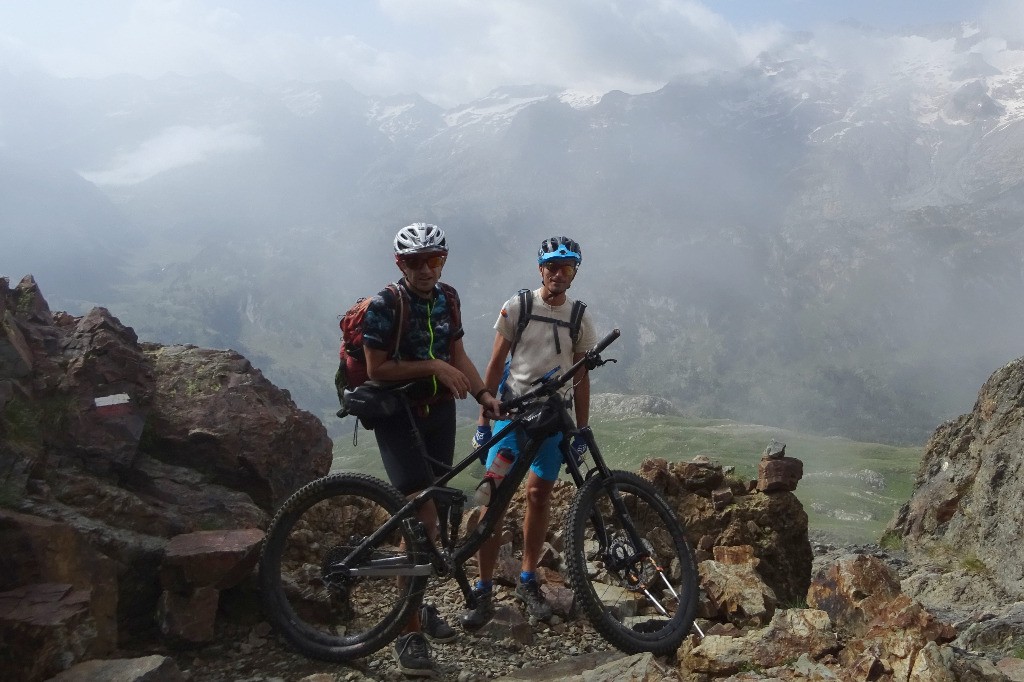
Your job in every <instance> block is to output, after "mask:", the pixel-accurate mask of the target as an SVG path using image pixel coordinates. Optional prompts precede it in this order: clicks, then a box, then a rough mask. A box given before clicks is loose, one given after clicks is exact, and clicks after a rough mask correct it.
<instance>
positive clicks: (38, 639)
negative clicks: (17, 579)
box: [0, 583, 97, 682]
mask: <svg viewBox="0 0 1024 682" xmlns="http://www.w3.org/2000/svg"><path fill="white" fill-rule="evenodd" d="M0 633H2V636H0V661H3V663H4V679H7V680H23V681H25V682H31V681H32V680H43V679H46V678H48V677H50V676H52V675H55V674H56V673H58V672H60V671H62V670H64V669H66V668H68V667H69V666H71V665H73V664H75V663H77V662H79V661H82V660H85V659H86V658H92V657H94V656H96V655H97V652H96V650H95V648H94V645H95V642H96V623H95V621H94V620H93V618H92V615H91V613H90V611H89V591H88V590H76V589H74V588H73V587H72V586H71V585H68V584H60V583H39V584H33V585H24V586H22V587H18V588H16V589H14V590H11V591H9V592H4V593H0Z"/></svg>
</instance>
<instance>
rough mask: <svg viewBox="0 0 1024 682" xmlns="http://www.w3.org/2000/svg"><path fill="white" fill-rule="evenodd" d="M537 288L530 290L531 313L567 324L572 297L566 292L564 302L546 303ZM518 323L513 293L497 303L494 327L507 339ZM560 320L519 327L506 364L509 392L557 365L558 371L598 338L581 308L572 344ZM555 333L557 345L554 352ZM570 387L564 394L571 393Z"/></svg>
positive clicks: (528, 384) (524, 386)
mask: <svg viewBox="0 0 1024 682" xmlns="http://www.w3.org/2000/svg"><path fill="white" fill-rule="evenodd" d="M540 291H541V290H540V289H537V290H536V291H534V292H533V315H534V316H536V315H541V316H543V317H551V318H554V319H556V320H562V321H563V322H566V323H567V324H568V322H569V318H570V316H571V315H572V306H573V302H574V299H571V298H569V297H568V296H566V298H565V303H563V304H562V305H558V306H550V305H548V304H547V303H545V302H544V299H542V298H541V296H540ZM518 324H519V295H518V294H517V295H515V296H513V297H512V298H510V299H509V300H508V301H506V303H505V305H503V306H502V307H501V314H499V315H498V321H497V322H495V323H494V328H495V329H496V330H498V333H500V334H501V335H502V336H504V337H505V338H506V339H508V340H509V341H512V340H513V339H515V337H516V327H517V325H518ZM567 324H566V325H561V324H554V323H551V322H545V321H544V320H538V319H531V320H530V323H529V324H528V325H526V329H524V330H523V335H522V337H521V338H520V339H519V343H518V344H516V347H515V354H514V355H513V356H512V364H511V365H510V366H509V378H508V382H507V384H508V387H509V388H510V389H511V390H512V395H514V396H515V395H522V394H523V393H525V392H526V391H528V390H529V389H530V388H531V385H532V383H533V382H534V381H536V380H537V379H539V378H541V377H542V376H544V374H546V373H547V372H548V371H550V370H551V369H552V368H554V367H559V368H560V369H559V370H558V372H557V373H561V372H563V371H565V370H567V369H569V367H571V366H572V356H573V354H574V353H585V352H586V351H588V350H590V349H591V348H593V347H594V345H595V344H596V343H597V342H598V341H599V340H600V339H598V338H597V330H596V329H595V328H594V324H593V321H592V320H591V318H590V314H589V313H587V312H586V311H584V313H583V320H582V322H581V323H580V334H579V339H578V340H577V342H576V343H575V344H573V342H572V337H571V336H570V335H569V327H568V326H567ZM555 333H557V334H558V348H560V350H561V352H560V353H559V352H556V346H555ZM571 395H572V392H571V388H570V389H569V393H568V394H567V397H568V396H571Z"/></svg>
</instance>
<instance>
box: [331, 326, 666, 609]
mask: <svg viewBox="0 0 1024 682" xmlns="http://www.w3.org/2000/svg"><path fill="white" fill-rule="evenodd" d="M617 336H618V330H615V331H613V332H612V334H609V336H608V337H606V338H605V339H604V340H603V341H602V342H601V343H600V344H598V345H597V346H596V347H595V348H594V349H593V350H592V351H590V352H588V353H587V354H586V355H585V356H584V357H583V358H581V359H580V360H579V361H578V362H576V363H575V364H573V366H572V367H570V368H569V369H568V370H566V372H564V373H563V374H562V375H560V376H559V377H557V378H552V375H553V374H554V372H555V371H557V368H556V369H555V370H552V371H551V372H548V374H546V375H545V376H544V377H542V378H541V379H540V380H538V382H537V384H538V386H537V387H536V388H535V389H534V390H532V391H529V392H527V394H525V395H524V396H520V397H518V398H516V399H514V400H512V401H509V402H508V403H506V405H507V406H508V407H509V409H515V408H517V407H522V406H528V407H529V409H527V410H526V411H521V412H518V413H516V414H514V415H513V416H512V419H511V420H510V421H509V423H508V424H506V425H505V426H504V427H502V428H501V429H499V430H498V431H497V432H496V433H494V434H493V435H492V436H491V437H490V438H489V439H488V440H487V441H486V442H485V443H483V444H481V445H480V446H478V447H477V448H475V449H474V450H473V451H472V452H471V453H470V454H469V455H467V456H466V457H465V458H463V459H462V460H461V461H459V462H458V464H455V465H454V466H451V467H446V468H448V472H447V473H445V474H443V475H442V476H440V477H439V478H437V479H436V480H435V481H434V482H433V484H432V485H430V486H429V487H427V488H426V489H424V490H422V491H420V492H419V493H417V494H416V495H415V496H414V497H412V498H411V499H409V501H408V502H407V503H406V504H405V505H404V506H403V507H402V508H401V509H400V510H398V512H396V513H395V514H394V515H393V516H392V517H391V518H390V519H389V520H388V521H387V522H385V523H384V524H383V525H382V526H380V527H379V528H378V529H377V530H376V531H374V532H373V533H372V534H371V535H370V536H368V537H366V538H364V539H363V541H362V542H361V543H360V544H359V546H357V547H356V548H355V549H353V550H352V551H351V552H350V553H349V554H348V555H347V556H345V557H344V558H343V559H341V560H340V561H338V562H337V563H335V564H333V565H332V567H331V570H330V571H328V573H327V576H325V577H326V578H328V579H329V578H331V577H338V578H352V577H358V576H422V575H438V576H451V575H454V577H455V579H456V581H457V582H458V584H459V586H460V588H461V589H462V592H463V594H464V595H465V597H466V601H467V605H468V606H469V607H470V608H473V607H474V606H475V604H474V603H473V602H474V601H475V600H474V598H473V595H472V589H471V588H470V585H469V580H468V578H467V577H466V573H465V570H464V565H465V563H466V562H467V561H468V560H469V559H470V557H472V556H473V555H474V554H475V553H476V551H477V550H478V549H479V548H480V546H481V545H482V544H483V543H484V542H485V541H486V540H487V538H489V537H490V536H491V534H492V533H493V532H494V530H495V528H496V526H497V524H498V521H499V520H500V519H501V518H502V517H503V516H504V514H505V511H506V510H507V508H508V506H509V504H510V503H511V501H512V497H513V495H514V494H515V492H516V490H517V489H518V488H519V485H520V484H521V483H522V481H523V479H524V478H525V477H526V473H527V471H528V470H529V468H530V465H531V464H533V460H534V459H535V458H536V456H537V452H538V451H539V449H540V445H541V443H542V442H543V441H544V440H545V439H546V438H548V437H549V436H551V435H553V434H556V433H562V434H563V437H562V440H561V442H560V444H559V449H560V450H561V452H562V459H563V462H564V463H565V464H566V467H567V469H568V472H569V475H570V476H571V478H572V479H573V482H574V484H575V485H576V487H577V488H579V487H581V486H582V485H583V483H584V482H585V481H586V480H588V479H589V478H590V477H593V476H599V477H601V478H603V479H605V480H607V481H608V485H609V486H610V490H609V496H610V498H611V500H612V503H613V504H614V505H615V507H616V511H617V512H619V514H620V516H621V517H622V518H623V519H625V524H624V525H625V529H626V531H627V533H628V534H629V536H630V539H631V540H632V546H633V547H636V548H643V543H642V542H641V538H640V535H639V533H638V532H637V531H636V528H634V527H633V525H632V523H631V522H629V513H628V512H627V510H626V509H625V508H624V505H623V504H622V501H621V499H620V498H619V495H618V491H617V490H616V489H615V488H614V483H613V482H612V475H611V470H610V469H609V468H608V465H607V464H606V462H605V461H604V458H603V457H602V455H601V451H600V448H599V447H598V445H597V441H596V440H595V438H594V434H593V432H592V431H591V430H590V429H589V428H587V429H579V428H577V427H576V425H575V423H574V421H573V419H572V416H571V415H570V414H569V408H568V405H567V402H566V400H565V399H564V398H562V395H561V393H560V392H559V391H560V389H561V388H562V387H564V385H565V384H567V383H568V382H569V381H571V380H572V378H573V377H574V376H575V375H576V373H577V372H578V371H579V369H580V368H581V367H582V366H584V365H586V366H588V368H590V369H592V368H594V367H597V366H598V365H600V364H604V363H605V362H614V360H608V361H605V360H601V358H600V351H601V350H603V349H604V348H605V347H607V346H608V345H609V344H610V343H611V342H612V341H614V340H615V338H616V337H617ZM542 396H543V400H540V399H539V398H540V397H542ZM544 410H553V411H554V412H555V413H556V414H555V418H553V419H550V421H549V422H548V424H547V425H546V426H543V427H538V428H533V427H531V426H530V425H529V422H530V421H531V420H534V419H539V417H540V416H542V415H543V412H544ZM549 414H550V413H549ZM412 423H413V430H414V435H415V436H416V438H417V441H418V442H419V443H420V445H421V447H422V441H421V440H419V432H418V431H417V430H416V427H415V421H414V420H412ZM531 431H535V432H536V433H531ZM512 432H516V433H517V437H519V438H525V439H526V445H525V447H522V448H520V452H519V456H518V457H517V458H516V461H515V463H514V464H513V465H512V468H511V470H510V471H509V473H508V474H507V475H506V476H505V479H504V481H503V482H502V484H501V485H500V486H498V488H497V489H496V490H495V493H494V499H493V500H492V501H491V504H490V505H488V507H487V512H486V513H485V514H484V516H483V518H481V519H480V522H479V523H478V524H477V526H476V528H474V530H473V532H472V533H470V534H469V535H468V536H467V537H465V538H462V541H461V542H459V537H458V535H459V530H460V526H461V521H462V513H463V508H464V504H465V502H466V494H465V493H464V492H463V491H462V490H459V489H456V488H451V487H448V485H447V484H448V483H449V482H450V481H451V480H452V479H454V478H455V477H456V476H457V475H459V474H460V473H462V472H463V471H465V470H466V469H468V468H469V467H470V466H471V465H472V464H473V463H474V462H475V461H477V460H478V459H480V453H481V452H487V451H488V450H489V449H490V448H491V447H492V446H493V445H494V444H496V443H498V442H499V441H500V440H501V439H502V438H504V437H505V436H506V435H508V434H509V433H512ZM577 436H582V437H583V438H584V440H585V441H586V443H587V447H588V449H589V451H590V453H591V455H592V458H593V461H594V466H593V467H591V468H588V469H587V471H586V472H584V470H583V469H582V468H581V467H580V465H579V464H578V463H577V462H576V459H575V457H573V456H572V454H571V452H570V450H569V442H570V440H571V438H573V437H577ZM424 450H425V448H424ZM430 501H433V502H434V504H435V506H436V507H437V511H438V527H439V533H438V540H439V543H435V542H434V541H433V539H431V538H430V537H429V535H428V533H427V532H426V529H425V528H424V527H423V524H422V523H421V522H420V521H419V519H418V518H417V514H416V512H417V511H418V510H419V509H420V508H421V507H422V506H424V505H425V504H427V503H428V502H430ZM594 520H595V527H596V528H597V530H598V532H599V533H602V534H603V533H604V524H603V523H602V522H601V519H600V517H599V516H598V515H597V514H595V515H594ZM399 526H402V527H403V529H404V530H405V531H406V532H407V533H408V534H409V535H411V536H412V537H413V538H415V540H416V543H417V544H418V545H419V546H421V547H424V548H426V550H427V552H428V553H429V554H428V556H426V557H423V556H418V555H414V556H413V561H412V562H410V561H409V559H408V558H406V557H390V558H386V559H371V560H370V561H369V562H367V563H364V564H363V565H362V566H359V567H357V568H348V567H349V566H352V565H357V566H358V564H357V562H358V561H359V560H360V559H361V558H362V554H363V553H364V552H365V551H366V550H367V548H369V547H372V546H373V545H374V544H375V543H376V541H377V540H378V539H379V538H381V537H382V536H385V535H387V534H390V533H392V532H393V531H395V530H397V529H398V527H399ZM438 544H440V547H438ZM638 558H640V559H644V558H646V550H642V549H641V551H638V552H637V553H636V554H634V555H632V556H627V557H622V558H621V560H622V563H623V565H625V564H627V563H629V562H632V561H635V560H636V559H638Z"/></svg>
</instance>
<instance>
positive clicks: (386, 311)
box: [363, 278, 465, 397]
mask: <svg viewBox="0 0 1024 682" xmlns="http://www.w3.org/2000/svg"><path fill="white" fill-rule="evenodd" d="M398 285H399V286H401V287H403V288H404V289H405V292H406V293H407V294H408V295H407V296H406V297H405V301H406V308H405V315H406V322H405V324H404V325H403V327H404V333H403V334H402V337H401V339H400V340H399V342H398V359H400V360H434V359H436V360H443V361H445V362H449V361H450V360H451V347H452V343H454V342H455V341H457V340H459V339H461V338H462V337H463V336H464V335H465V332H464V331H463V329H462V326H461V325H458V326H456V325H455V323H454V320H455V319H456V318H457V317H458V316H454V315H453V310H459V305H460V302H459V297H458V294H457V293H456V292H455V290H454V289H451V288H448V291H449V292H451V293H452V296H451V297H449V296H448V295H446V294H445V292H444V290H443V289H442V288H441V287H440V285H436V284H435V285H434V292H433V295H432V296H431V297H430V298H429V299H425V298H420V297H419V296H417V295H416V294H415V293H413V292H412V291H410V290H409V288H408V286H407V285H406V283H405V279H404V278H403V279H402V280H401V281H399V283H398ZM449 298H451V299H453V300H449ZM396 311H397V301H396V300H395V296H394V293H393V292H392V291H391V290H390V289H384V290H383V291H381V292H380V293H378V294H377V295H376V296H374V297H373V299H371V301H370V305H369V306H368V307H367V309H366V316H365V318H364V319H363V345H365V346H368V347H369V348H373V349H376V350H383V351H388V352H390V351H391V349H392V347H393V346H394V334H395V329H394V327H395V324H396V322H397V321H396V319H395V313H396ZM432 383H433V384H434V391H433V393H434V396H435V397H436V396H439V395H442V394H449V392H448V391H447V389H446V388H445V387H444V386H443V385H442V384H441V383H440V382H438V381H437V380H436V378H435V379H434V381H433V382H432Z"/></svg>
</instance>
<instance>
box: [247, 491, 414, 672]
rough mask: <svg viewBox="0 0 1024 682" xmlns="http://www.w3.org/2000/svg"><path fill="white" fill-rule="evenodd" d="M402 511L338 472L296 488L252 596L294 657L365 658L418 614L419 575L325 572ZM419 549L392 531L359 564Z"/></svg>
mask: <svg viewBox="0 0 1024 682" xmlns="http://www.w3.org/2000/svg"><path fill="white" fill-rule="evenodd" d="M404 504H405V499H404V498H403V497H402V495H401V494H400V493H399V492H398V491H397V490H395V489H394V488H393V487H392V486H390V485H388V484H387V483H385V482H384V481H381V480H380V479H377V478H375V477H373V476H368V475H365V474H347V473H345V474H343V473H339V474H330V475H328V476H325V477H323V478H319V479H317V480H315V481H313V482H311V483H309V484H307V485H305V486H303V487H302V488H300V489H299V490H297V491H296V492H295V493H293V494H292V495H291V497H289V498H288V499H287V500H286V501H285V502H284V504H283V505H282V506H281V508H280V509H279V510H278V512H277V514H276V515H275V516H274V519H273V521H271V523H270V527H269V529H268V530H267V535H266V539H265V541H264V545H263V551H262V554H261V556H260V591H261V594H262V598H263V604H264V608H265V611H266V615H267V618H268V620H269V621H270V623H271V624H272V625H273V626H274V628H275V629H276V630H277V631H278V632H279V633H280V634H281V635H282V636H283V637H284V638H285V640H287V642H288V643H290V644H291V645H292V646H294V648H295V649H297V650H298V651H299V652H300V653H302V654H303V655H305V656H307V657H310V658H316V659H320V660H325V661H336V662H340V661H349V660H352V659H354V658H360V657H363V656H367V655H369V654H372V653H373V652H375V651H377V650H379V649H381V648H382V647H384V646H385V645H387V644H388V643H389V642H391V641H392V640H393V639H394V638H395V637H397V636H398V634H399V632H400V631H401V629H402V627H403V626H404V625H405V623H406V621H407V620H408V619H409V618H410V617H411V616H412V615H413V614H414V613H415V612H416V609H417V608H419V606H420V603H421V602H422V600H423V590H424V588H425V587H426V583H427V576H413V577H407V578H403V579H402V580H401V581H399V580H398V579H397V578H396V577H394V576H363V577H355V578H353V577H344V576H339V575H338V573H337V571H334V572H333V573H332V566H336V564H337V562H339V561H340V560H341V559H343V558H344V557H345V556H346V555H347V554H348V553H349V552H351V551H352V549H353V548H354V547H355V546H357V545H358V544H359V542H361V541H362V539H363V538H365V537H367V536H369V535H370V534H371V533H373V532H374V531H375V530H377V529H378V528H379V527H381V526H382V525H383V524H384V523H385V522H386V521H387V520H388V519H389V518H391V517H392V516H393V515H394V514H395V512H396V511H398V510H399V509H400V508H401V507H402V506H403V505H404ZM403 540H404V546H403ZM421 550H422V548H420V547H418V545H417V544H416V542H415V540H414V539H413V538H412V537H408V536H406V534H405V532H403V531H401V530H396V531H395V532H394V533H391V534H389V535H388V536H387V537H384V538H382V539H381V541H380V542H379V543H377V545H376V546H374V547H373V548H372V549H371V550H370V551H369V552H366V553H365V554H364V560H365V561H372V560H380V559H386V558H388V557H407V558H411V557H413V556H414V555H415V554H417V553H418V552H419V551H421ZM365 561H361V562H359V563H364V562H365Z"/></svg>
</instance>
